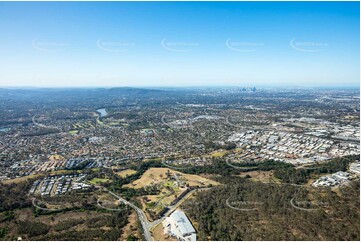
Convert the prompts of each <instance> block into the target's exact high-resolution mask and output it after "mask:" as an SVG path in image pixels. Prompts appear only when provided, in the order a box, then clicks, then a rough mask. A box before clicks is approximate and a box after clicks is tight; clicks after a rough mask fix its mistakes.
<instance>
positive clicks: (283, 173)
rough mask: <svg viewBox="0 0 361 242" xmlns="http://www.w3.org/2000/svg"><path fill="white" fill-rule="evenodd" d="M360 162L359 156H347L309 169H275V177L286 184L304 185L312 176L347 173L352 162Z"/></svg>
mask: <svg viewBox="0 0 361 242" xmlns="http://www.w3.org/2000/svg"><path fill="white" fill-rule="evenodd" d="M355 160H359V156H355V155H353V156H345V157H340V158H334V159H332V160H330V161H327V162H325V163H320V164H315V165H312V166H308V167H307V169H302V168H300V169H295V168H293V167H282V168H277V169H275V172H274V175H275V177H276V178H278V179H280V180H281V181H283V182H286V183H294V184H302V183H306V182H307V181H308V179H310V178H311V175H312V174H330V173H335V172H338V171H347V170H348V168H349V165H350V163H351V162H354V161H355Z"/></svg>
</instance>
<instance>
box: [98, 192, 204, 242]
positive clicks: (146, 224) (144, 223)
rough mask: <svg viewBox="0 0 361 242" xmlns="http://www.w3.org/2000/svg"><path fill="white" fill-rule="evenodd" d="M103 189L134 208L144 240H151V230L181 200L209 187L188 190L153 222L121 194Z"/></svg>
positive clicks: (178, 204) (181, 201) (179, 203)
mask: <svg viewBox="0 0 361 242" xmlns="http://www.w3.org/2000/svg"><path fill="white" fill-rule="evenodd" d="M103 189H104V190H105V191H107V192H109V194H111V195H113V196H114V197H116V198H118V199H119V200H120V201H121V202H123V203H124V204H125V205H128V206H130V207H132V208H134V209H135V211H136V212H137V214H138V218H139V220H140V222H141V224H142V227H143V231H144V238H145V240H146V241H153V237H152V234H151V232H150V231H151V230H152V229H153V228H154V227H156V226H157V225H159V224H160V223H161V222H162V221H163V220H164V219H165V218H166V217H168V216H169V215H170V214H171V213H172V212H173V211H174V210H176V209H177V208H178V207H179V206H180V205H181V204H182V203H183V202H184V200H186V199H187V198H188V197H190V196H191V195H192V194H193V193H195V192H196V191H201V190H207V189H209V188H197V189H194V190H192V191H190V192H188V193H187V195H185V196H184V197H183V198H181V199H180V200H179V201H178V202H177V203H176V204H174V205H173V206H170V207H169V210H168V211H167V212H166V213H165V214H164V215H163V216H162V217H161V218H160V219H157V220H155V221H153V222H149V221H148V219H147V216H146V215H145V213H144V212H143V210H142V209H140V208H138V207H137V206H136V205H134V204H133V203H131V202H129V201H127V200H125V199H124V198H122V197H121V196H119V195H117V194H115V193H114V192H112V191H109V190H107V189H106V188H103Z"/></svg>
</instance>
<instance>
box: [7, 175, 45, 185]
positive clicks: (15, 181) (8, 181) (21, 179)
mask: <svg viewBox="0 0 361 242" xmlns="http://www.w3.org/2000/svg"><path fill="white" fill-rule="evenodd" d="M40 176H41V175H29V176H23V177H17V178H14V179H9V180H3V181H2V183H3V184H13V183H20V182H24V181H26V180H27V179H32V178H38V177H40Z"/></svg>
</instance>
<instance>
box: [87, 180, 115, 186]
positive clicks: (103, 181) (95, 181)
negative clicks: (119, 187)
mask: <svg viewBox="0 0 361 242" xmlns="http://www.w3.org/2000/svg"><path fill="white" fill-rule="evenodd" d="M109 182H111V180H110V179H107V178H93V179H91V180H90V181H89V183H90V184H93V185H97V184H100V183H109Z"/></svg>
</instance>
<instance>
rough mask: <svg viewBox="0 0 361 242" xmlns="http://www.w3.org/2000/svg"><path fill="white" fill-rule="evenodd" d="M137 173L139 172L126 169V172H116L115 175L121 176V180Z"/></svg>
mask: <svg viewBox="0 0 361 242" xmlns="http://www.w3.org/2000/svg"><path fill="white" fill-rule="evenodd" d="M135 173H137V171H135V170H132V169H126V170H123V171H118V172H115V174H117V175H118V176H120V177H121V178H124V177H127V176H130V175H133V174H135Z"/></svg>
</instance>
